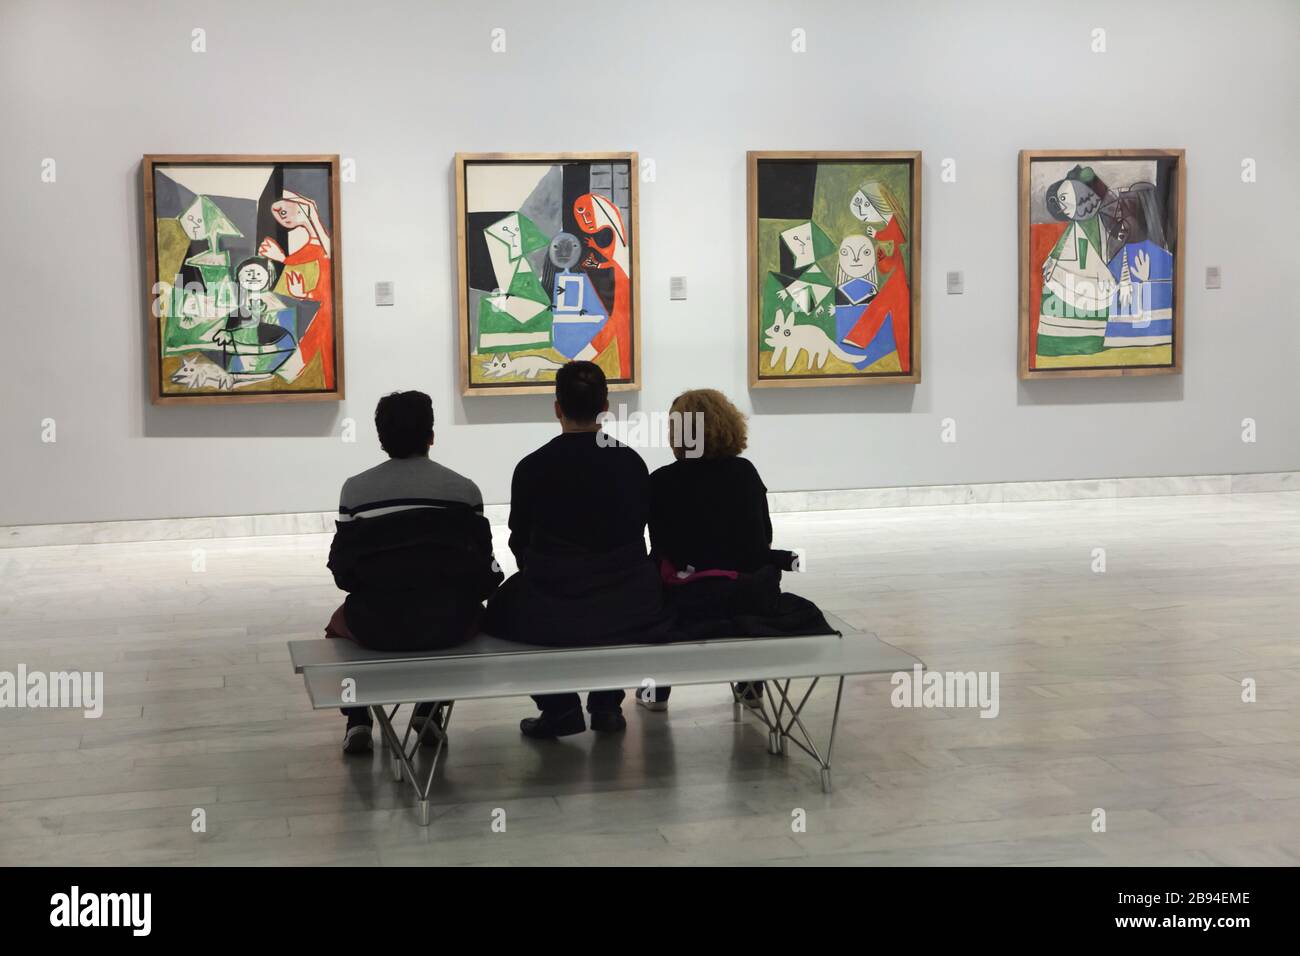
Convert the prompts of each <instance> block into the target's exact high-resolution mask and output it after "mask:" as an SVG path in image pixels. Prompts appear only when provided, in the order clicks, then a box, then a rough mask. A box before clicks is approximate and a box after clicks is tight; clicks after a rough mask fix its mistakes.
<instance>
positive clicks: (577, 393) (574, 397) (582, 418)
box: [555, 362, 609, 425]
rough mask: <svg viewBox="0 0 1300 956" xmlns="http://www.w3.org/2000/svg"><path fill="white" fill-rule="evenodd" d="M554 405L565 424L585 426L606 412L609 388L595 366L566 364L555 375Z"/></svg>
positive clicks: (589, 363)
mask: <svg viewBox="0 0 1300 956" xmlns="http://www.w3.org/2000/svg"><path fill="white" fill-rule="evenodd" d="M555 402H556V404H557V405H559V406H560V413H561V414H562V415H563V416H564V417H565V418H566V419H568V420H569V421H571V422H574V423H576V424H579V425H586V424H589V423H592V422H595V421H596V416H598V415H599V414H600V413H601V412H603V411H606V410H608V408H609V385H608V384H607V383H606V382H605V373H604V372H602V371H601V370H600V366H599V365H597V364H596V363H595V362H569V363H567V364H565V365H563V366H561V368H560V370H559V371H558V372H556V373H555Z"/></svg>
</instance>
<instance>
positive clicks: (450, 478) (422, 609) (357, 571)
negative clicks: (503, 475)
mask: <svg viewBox="0 0 1300 956" xmlns="http://www.w3.org/2000/svg"><path fill="white" fill-rule="evenodd" d="M375 428H376V430H377V431H378V432H379V444H380V445H381V446H382V447H383V449H384V451H386V452H387V453H388V461H386V462H384V463H383V464H381V465H376V466H375V467H374V468H371V469H369V470H368V471H363V472H362V473H361V474H359V475H353V476H352V477H351V478H349V479H348V480H347V481H346V482H344V484H343V492H342V494H341V495H340V497H339V516H338V522H337V529H338V530H337V531H336V532H335V534H334V542H333V544H332V545H331V546H330V557H329V569H330V570H331V571H332V572H333V573H334V583H335V584H337V585H338V586H339V588H340V589H342V590H344V591H347V592H348V596H347V599H346V600H345V601H344V602H343V605H342V607H340V608H339V609H338V610H337V611H335V612H334V617H333V618H332V619H331V620H330V623H329V626H328V627H327V628H326V634H327V635H328V636H330V637H346V638H351V639H352V640H354V641H356V642H357V643H358V644H361V645H362V646H363V647H369V648H373V649H375V650H381V651H394V650H428V649H432V648H440V647H450V646H452V645H455V644H459V643H461V642H462V641H465V640H467V639H468V638H470V637H472V636H473V635H474V633H475V632H476V631H477V629H478V623H479V616H480V613H481V612H482V610H483V606H482V602H483V601H484V599H485V598H487V597H488V596H489V595H490V594H491V593H492V592H493V591H494V590H496V587H497V585H498V584H500V583H501V580H502V577H503V575H502V573H501V570H500V568H499V567H498V566H497V564H496V561H495V559H494V558H493V556H492V531H491V528H490V527H489V526H488V522H487V519H486V518H484V517H483V496H482V495H481V494H480V493H479V490H478V486H477V485H475V484H474V482H472V481H470V480H469V479H468V478H466V477H464V476H462V475H459V474H457V473H456V472H454V471H452V470H451V469H450V468H445V467H443V466H442V465H440V464H438V463H437V462H435V461H431V460H430V458H429V449H430V448H431V447H433V402H432V400H431V399H430V398H429V396H428V395H425V394H424V393H423V392H394V393H393V394H392V395H385V396H384V397H383V398H381V399H380V400H379V405H378V406H377V407H376V408H375ZM430 709H431V707H430V705H421V706H420V707H419V708H417V710H416V713H417V716H427V714H428V712H429V711H430ZM421 711H423V714H421ZM343 712H344V713H345V714H347V717H348V728H347V733H346V735H345V736H344V739H343V750H344V752H345V753H368V752H369V751H370V749H371V746H372V744H371V740H370V731H371V717H370V713H369V711H368V710H367V709H366V708H364V707H351V708H347V709H345V710H344V711H343Z"/></svg>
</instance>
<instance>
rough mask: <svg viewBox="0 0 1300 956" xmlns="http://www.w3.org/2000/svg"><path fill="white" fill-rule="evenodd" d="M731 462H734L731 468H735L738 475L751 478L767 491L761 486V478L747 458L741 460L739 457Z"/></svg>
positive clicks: (765, 488)
mask: <svg viewBox="0 0 1300 956" xmlns="http://www.w3.org/2000/svg"><path fill="white" fill-rule="evenodd" d="M731 460H732V461H734V462H735V464H734V465H733V466H732V467H733V468H735V469H736V471H737V472H738V473H739V474H742V475H746V476H749V477H752V478H753V479H754V481H756V482H757V483H758V484H759V485H760V486H762V487H763V489H764V490H767V486H766V485H764V484H763V476H762V475H760V474H759V473H758V468H757V467H756V466H755V465H754V463H753V462H752V461H750V460H749V459H748V458H742V457H740V456H739V455H737V456H736V457H735V458H733V459H731Z"/></svg>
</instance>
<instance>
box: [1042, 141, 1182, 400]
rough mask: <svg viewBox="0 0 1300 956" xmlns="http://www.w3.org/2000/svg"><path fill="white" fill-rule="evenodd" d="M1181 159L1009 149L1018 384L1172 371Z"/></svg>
mask: <svg viewBox="0 0 1300 956" xmlns="http://www.w3.org/2000/svg"><path fill="white" fill-rule="evenodd" d="M1186 194H1187V182H1186V173H1185V170H1184V163H1183V150H1181V149H1104V150H1091V151H1089V150H1059V149H1050V150H1021V152H1020V377H1021V378H1022V379H1036V378H1093V377H1101V376H1114V375H1167V374H1171V373H1176V372H1180V371H1182V364H1183V362H1182V348H1183V211H1184V207H1185V205H1186V200H1185V197H1186Z"/></svg>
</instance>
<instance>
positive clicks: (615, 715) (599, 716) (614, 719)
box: [591, 710, 627, 733]
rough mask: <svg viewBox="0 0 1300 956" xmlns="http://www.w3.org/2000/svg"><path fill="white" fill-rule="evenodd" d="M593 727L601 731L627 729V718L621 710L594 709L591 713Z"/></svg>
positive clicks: (608, 731)
mask: <svg viewBox="0 0 1300 956" xmlns="http://www.w3.org/2000/svg"><path fill="white" fill-rule="evenodd" d="M591 729H592V730H595V731H598V732H600V733H614V732H617V731H620V730H627V718H625V717H624V716H623V712H622V711H621V710H594V711H592V713H591Z"/></svg>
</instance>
